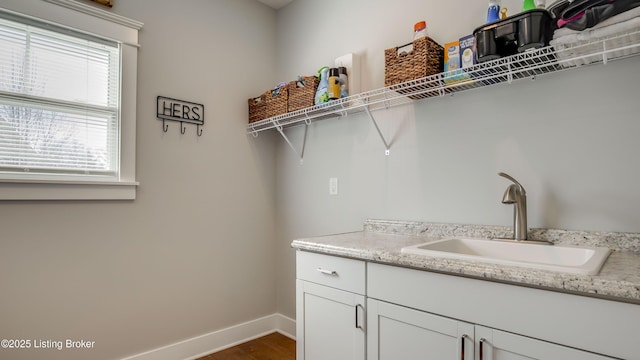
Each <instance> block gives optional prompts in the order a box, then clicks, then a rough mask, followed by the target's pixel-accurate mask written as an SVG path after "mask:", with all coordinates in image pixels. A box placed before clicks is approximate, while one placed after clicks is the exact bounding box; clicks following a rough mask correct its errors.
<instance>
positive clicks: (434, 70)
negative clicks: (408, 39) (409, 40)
mask: <svg viewBox="0 0 640 360" xmlns="http://www.w3.org/2000/svg"><path fill="white" fill-rule="evenodd" d="M407 45H410V44H407ZM407 45H404V46H407ZM404 46H400V47H394V48H391V49H387V50H385V51H384V85H385V86H392V85H396V84H400V83H403V82H407V81H411V80H415V79H420V78H424V77H427V76H430V75H435V74H438V73H441V72H442V70H443V65H444V48H443V47H442V46H441V45H440V44H438V43H437V42H435V41H434V40H433V39H431V38H430V37H428V36H427V37H423V38H420V39H418V40H415V41H414V42H413V50H411V51H409V52H408V53H400V54H398V49H401V48H403V47H404ZM398 91H399V92H400V93H407V92H412V91H413V90H411V89H404V90H398ZM410 97H411V98H413V96H410ZM416 97H417V98H420V95H417V96H416Z"/></svg>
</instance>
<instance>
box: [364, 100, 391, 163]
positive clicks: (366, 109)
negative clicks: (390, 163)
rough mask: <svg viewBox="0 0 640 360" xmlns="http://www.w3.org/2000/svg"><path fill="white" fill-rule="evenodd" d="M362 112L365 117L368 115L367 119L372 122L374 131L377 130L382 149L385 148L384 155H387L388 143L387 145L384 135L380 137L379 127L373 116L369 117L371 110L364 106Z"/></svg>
mask: <svg viewBox="0 0 640 360" xmlns="http://www.w3.org/2000/svg"><path fill="white" fill-rule="evenodd" d="M364 110H365V111H366V112H367V115H369V119H371V121H372V122H373V125H374V126H375V127H376V130H378V135H380V139H381V140H382V142H383V143H384V147H385V152H384V154H385V155H389V143H387V140H385V138H384V135H382V131H380V127H379V126H378V123H377V122H376V119H375V118H374V117H373V115H371V110H369V106H365V107H364Z"/></svg>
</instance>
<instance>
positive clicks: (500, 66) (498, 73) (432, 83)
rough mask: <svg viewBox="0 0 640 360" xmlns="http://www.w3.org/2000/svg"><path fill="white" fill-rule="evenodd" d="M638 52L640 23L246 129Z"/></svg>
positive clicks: (301, 121)
mask: <svg viewBox="0 0 640 360" xmlns="http://www.w3.org/2000/svg"><path fill="white" fill-rule="evenodd" d="M638 54H640V29H637V30H634V31H632V32H627V33H624V34H618V35H615V36H610V37H607V38H601V39H597V40H589V41H575V42H572V43H557V44H555V47H554V46H547V47H543V48H539V49H534V50H530V51H526V52H524V53H520V54H516V55H512V56H508V57H504V58H500V59H496V60H493V61H488V62H484V63H480V64H476V65H474V66H472V67H469V68H465V69H460V70H455V71H449V72H444V73H439V74H436V75H431V76H428V77H425V78H421V79H417V80H412V81H408V82H405V83H401V84H397V85H392V86H387V87H384V88H379V89H375V90H371V91H367V92H363V93H360V94H355V95H352V96H349V97H346V98H342V99H339V100H334V101H331V102H329V103H326V104H321V105H316V106H312V107H309V108H306V109H301V110H297V111H294V112H290V113H287V114H283V115H278V116H275V117H272V118H269V119H264V120H261V121H257V122H254V123H251V124H249V125H248V126H247V132H248V133H249V134H252V135H253V136H258V133H260V132H262V131H267V130H271V129H277V130H278V131H280V132H282V130H283V129H286V128H288V127H292V126H296V125H302V124H307V125H310V124H311V122H313V121H317V120H322V119H328V118H334V117H337V116H346V115H349V114H353V113H358V112H362V111H367V112H369V111H372V110H378V109H388V108H391V107H395V106H399V105H404V104H408V103H412V102H414V101H420V100H423V99H428V98H434V97H441V96H444V95H447V94H453V93H456V92H460V91H466V90H470V89H474V88H479V87H485V86H492V85H497V84H501V83H511V82H512V81H514V80H519V79H530V78H535V77H536V76H539V75H542V74H547V73H552V72H558V71H562V70H567V69H575V68H578V67H582V66H584V65H593V64H603V63H604V64H606V63H607V62H608V61H611V60H617V59H622V58H626V57H630V56H637V55H638Z"/></svg>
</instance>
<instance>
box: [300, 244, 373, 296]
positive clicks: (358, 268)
mask: <svg viewBox="0 0 640 360" xmlns="http://www.w3.org/2000/svg"><path fill="white" fill-rule="evenodd" d="M296 277H297V278H298V279H301V280H305V281H311V282H314V283H317V284H321V285H326V286H331V287H333V288H336V289H340V290H345V291H351V292H354V293H357V294H362V295H364V289H365V281H366V279H365V262H364V261H361V260H354V259H346V258H341V257H336V256H330V255H322V254H316V253H310V252H306V251H297V252H296Z"/></svg>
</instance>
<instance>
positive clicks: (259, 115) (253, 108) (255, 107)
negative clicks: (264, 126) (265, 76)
mask: <svg viewBox="0 0 640 360" xmlns="http://www.w3.org/2000/svg"><path fill="white" fill-rule="evenodd" d="M266 99H267V97H266V93H264V94H262V95H260V96H258V97H254V98H251V99H249V124H251V123H253V122H256V121H260V120H263V119H266V118H267V116H266V115H267V113H266V110H267V101H266Z"/></svg>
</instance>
